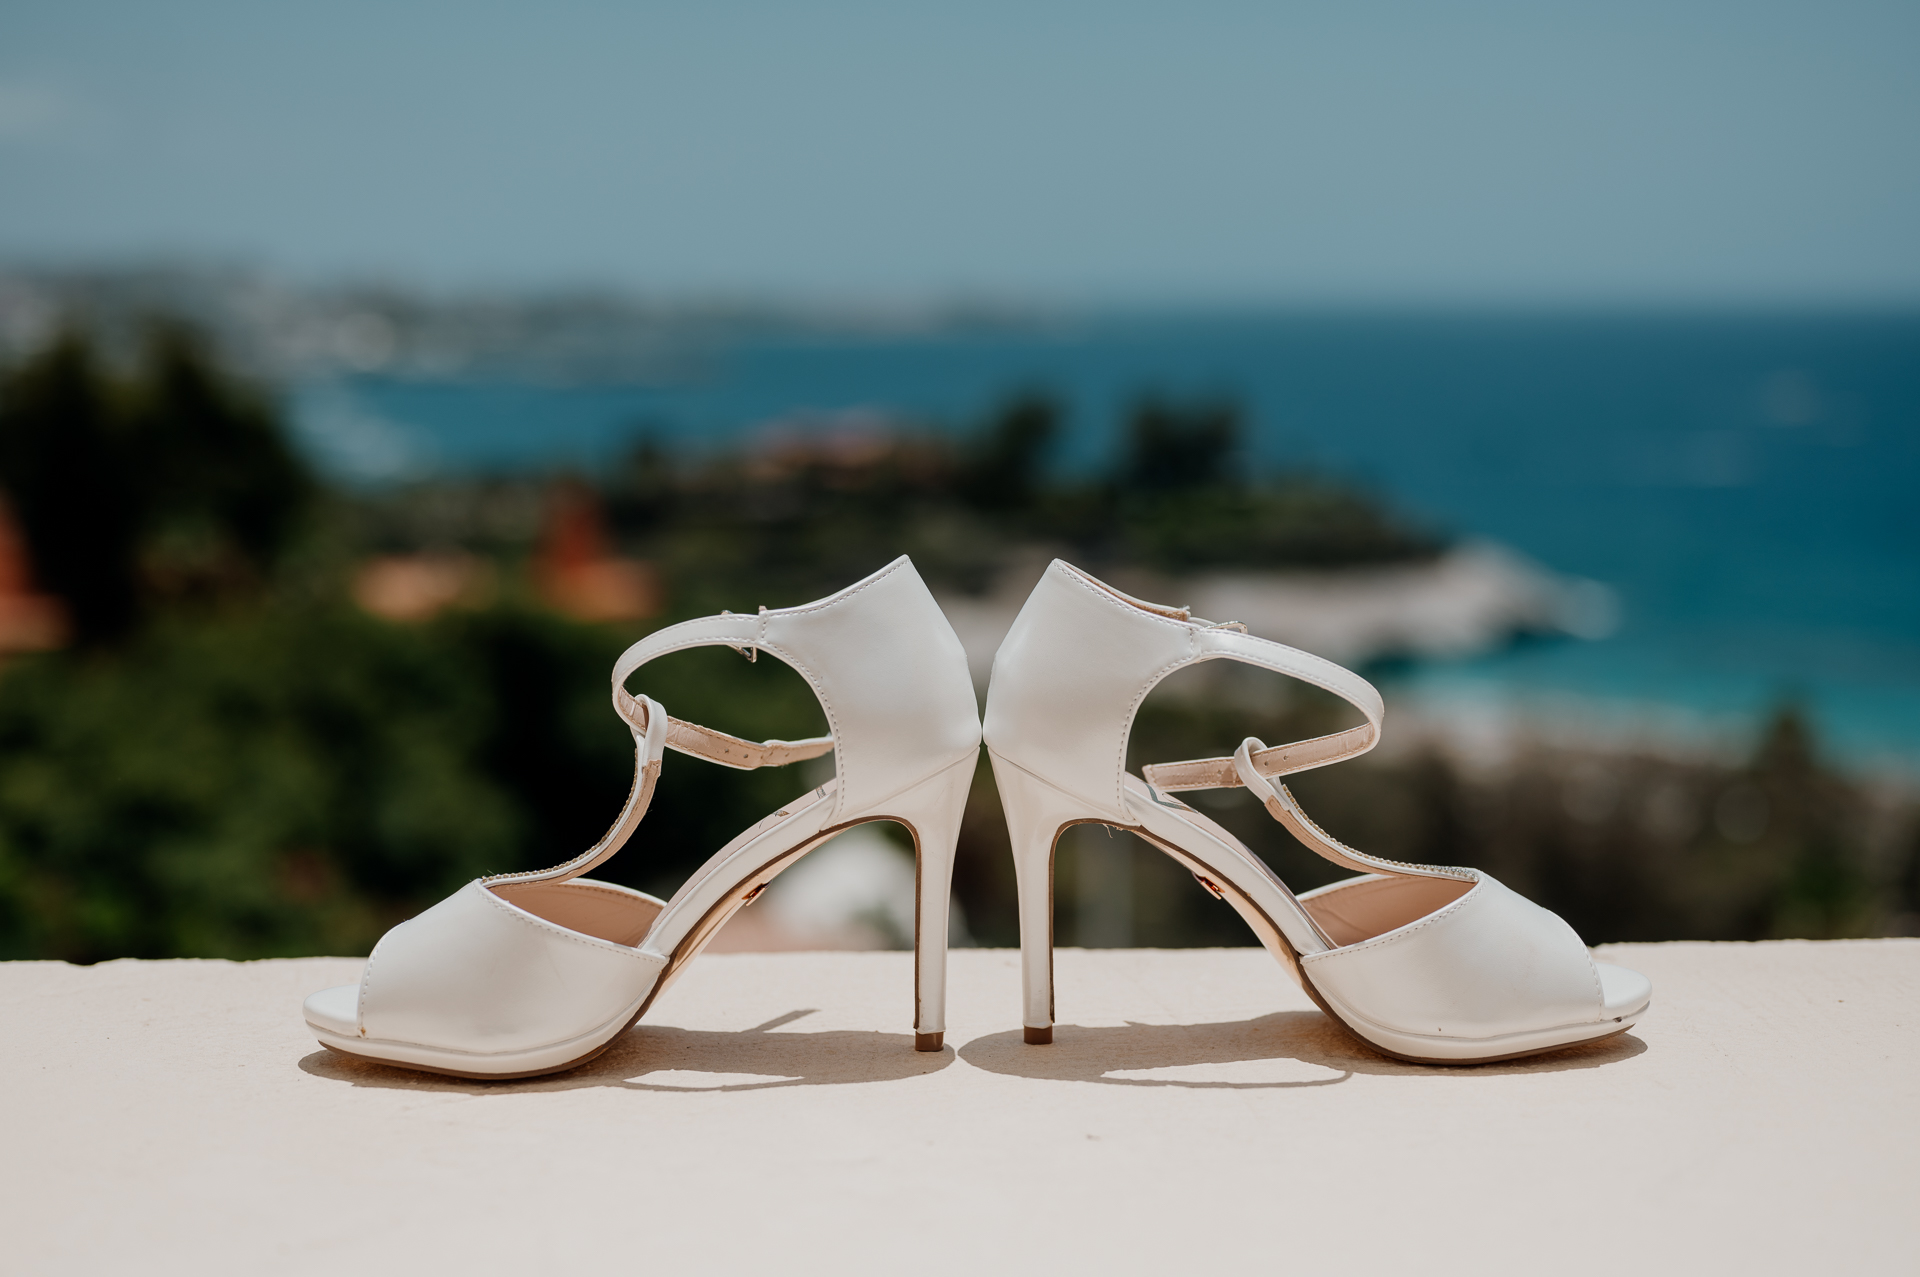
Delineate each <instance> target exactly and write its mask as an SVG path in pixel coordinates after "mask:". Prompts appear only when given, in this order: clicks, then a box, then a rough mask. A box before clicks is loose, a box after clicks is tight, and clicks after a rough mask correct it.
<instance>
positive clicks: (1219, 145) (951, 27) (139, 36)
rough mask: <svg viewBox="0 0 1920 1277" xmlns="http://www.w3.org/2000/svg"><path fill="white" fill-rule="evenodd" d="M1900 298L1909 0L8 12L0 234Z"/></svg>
mask: <svg viewBox="0 0 1920 1277" xmlns="http://www.w3.org/2000/svg"><path fill="white" fill-rule="evenodd" d="M155 256H175V257H181V256H184V257H190V258H202V259H206V258H212V259H218V260H222V261H230V262H241V263H246V264H251V265H257V266H262V267H266V268H268V269H271V270H276V271H281V272H285V273H289V274H292V275H295V276H297V277H305V278H332V277H337V276H340V275H351V276H355V277H360V278H367V277H387V278H394V279H397V280H399V281H402V282H407V283H415V284H425V285H429V286H435V287H458V288H467V287H502V286H505V287H519V286H555V285H559V286H568V285H580V284H605V285H612V286H617V287H632V288H640V289H651V290H657V291H665V292H668V293H680V294H714V293H722V294H732V295H743V294H744V295H754V296H769V295H771V296H787V297H797V298H837V297H849V298H859V299H869V300H896V299H897V300H927V299H940V298H954V297H976V298H981V297H984V298H991V299H1009V300H1019V299H1031V300H1036V301H1052V302H1066V303H1078V304H1087V303H1092V304H1100V303H1121V304H1153V303H1207V302H1228V303H1256V304H1316V303H1338V304H1373V303H1406V302H1413V303H1428V302H1441V303H1447V302H1508V303H1511V302H1518V303H1524V304H1535V303H1549V304H1551V303H1576V304H1577V303H1603V304H1618V303H1626V304H1642V303H1669V302H1672V303H1682V304H1726V303H1745V302H1762V303H1786V304H1795V303H1809V302H1811V303H1832V302H1839V303H1851V302H1876V303H1888V302H1891V303H1894V304H1914V303H1917V302H1920V4H1915V3H1905V4H1874V3H1859V2H1855V0H1823V2H1821V3H1791V4H1779V3H1766V2H1765V0H1747V2H1744V3H1723V2H1719V0H1715V2H1712V3H1684V2H1679V0H1667V2H1665V3H1641V2H1639V0H1623V2H1619V3H1609V4H1598V3H1588V4H1572V3H1559V2H1557V0H1531V2H1528V3H1511V4H1502V3H1480V2H1478V0H1461V2H1458V3H1449V4H1437V3H1412V2H1407V3H1364V2H1360V0H1347V2H1345V3H1325V4H1313V5H1281V4H1220V3H1199V2H1193V3H1186V4H1181V5H1173V4H1164V5H1142V4H1125V3H1119V2H1117V0H1108V2H1105V3H1097V4H1093V3H1089V4H1067V3H1046V2H1045V0H1030V2H1029V3H1024V4H999V3H985V2H980V0H976V2H974V3H968V4H964V5H961V4H949V5H942V6H935V5H925V4H910V3H889V4H880V3H873V4H861V3H816V4H807V5H800V4H787V5H776V4H771V3H747V2H745V0H703V2H701V3H688V4H640V3H627V4H575V3H544V4H539V5H532V4H527V5H520V6H514V7H509V6H498V5H495V6H482V5H479V4H475V3H464V4H444V5H431V4H410V5H403V4H398V3H381V4H374V3H360V2H358V0H353V2H343V0H333V2H330V3H327V4H305V5H292V4H269V3H260V2H259V0H254V2H252V3H232V4H220V3H205V2H197V0H177V2H175V3H168V4H137V3H131V2H126V0H123V2H119V3H112V2H108V3H96V2H92V0H60V2H59V3H38V2H34V0H12V2H11V3H9V4H8V5H7V6H5V8H4V9H0V259H3V260H11V261H14V262H21V261H48V260H58V261H67V262H76V261H88V260H101V259H111V260H122V261H124V260H128V259H131V258H136V257H149V258H151V257H155Z"/></svg>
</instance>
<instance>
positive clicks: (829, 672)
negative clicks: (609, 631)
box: [307, 557, 980, 1073]
mask: <svg viewBox="0 0 1920 1277" xmlns="http://www.w3.org/2000/svg"><path fill="white" fill-rule="evenodd" d="M710 644H725V645H728V646H733V647H737V648H740V649H741V650H742V651H744V652H748V653H751V654H755V655H757V654H758V653H759V652H763V651H764V652H768V653H771V654H773V655H774V656H777V657H778V658H780V659H781V660H784V661H786V662H787V663H788V664H789V665H791V666H793V667H794V668H795V669H797V670H798V671H799V672H800V673H801V674H802V675H803V676H805V677H806V679H807V681H808V682H809V683H810V684H811V685H812V687H813V689H814V691H815V693H816V694H817V695H818V696H819V698H820V703H821V706H822V708H823V709H824V710H825V711H826V715H827V719H828V722H829V723H830V725H831V727H832V734H831V736H830V737H826V738H821V739H818V740H813V741H798V742H793V741H767V742H752V741H744V740H741V739H739V738H737V737H732V736H728V735H726V734H724V733H720V732H714V731H712V730H710V729H707V728H703V727H699V726H697V725H695V724H691V723H684V722H681V721H679V720H677V719H671V718H669V717H668V715H667V713H666V711H665V709H664V708H662V707H661V705H660V704H659V703H658V702H656V701H654V700H652V699H650V698H648V697H645V696H634V695H632V694H631V693H629V692H628V691H627V690H626V688H625V686H624V684H625V680H626V679H627V677H628V676H629V675H631V674H632V673H633V672H634V671H635V670H636V669H638V668H639V667H640V666H641V665H643V664H645V663H646V662H647V661H649V660H652V659H653V658H655V657H657V656H661V655H664V654H666V653H668V652H674V651H679V650H681V649H684V648H688V647H695V646H704V645H710ZM612 690H613V703H614V708H615V710H616V711H617V712H618V713H619V714H620V716H621V718H622V719H623V720H624V721H625V722H626V723H627V725H628V727H629V729H630V730H631V731H632V733H633V737H634V745H635V775H634V785H633V789H632V791H631V793H630V794H629V796H628V799H627V802H626V805H625V807H624V808H623V810H622V811H621V813H620V816H619V818H618V819H617V820H616V821H615V822H614V825H613V827H612V828H611V829H610V830H609V831H608V832H607V835H606V836H605V837H604V838H602V839H601V840H600V841H599V842H598V843H596V844H595V845H594V846H593V847H592V848H589V849H588V850H587V851H585V852H583V853H582V854H581V855H579V856H577V857H575V858H574V859H572V860H570V861H568V862H566V863H565V864H563V865H559V866H556V867H554V868H552V869H547V870H540V871H535V872H529V873H517V874H503V875H498V876H496V877H493V878H486V879H481V880H478V881H476V882H472V883H469V884H467V885H466V886H465V887H462V888H461V889H460V890H459V891H457V892H455V893H454V894H453V895H452V896H450V897H448V898H447V899H446V900H443V901H441V902H440V903H439V904H437V905H435V906H433V907H432V908H431V909H428V910H427V911H426V912H424V913H422V914H420V915H419V916H417V917H415V918H413V919H410V920H409V921H407V922H404V923H401V924H400V925H399V926H397V927H395V928H393V930H391V931H389V932H388V933H387V934H386V935H385V936H384V937H383V938H382V939H381V941H380V943H379V944H378V945H377V946H375V948H374V951H373V954H372V956H371V957H369V958H368V960H367V966H366V970H365V972H364V973H363V975H362V976H361V981H360V986H359V991H358V995H357V997H356V998H355V999H354V1000H353V1003H352V1009H353V1023H352V1024H351V1025H348V1024H347V1023H346V1022H345V1021H344V1019H343V1017H344V1015H345V1013H346V1011H347V1009H348V1003H347V1000H346V999H345V998H344V997H342V996H341V991H338V990H327V991H323V992H322V993H320V994H316V995H315V996H314V998H313V999H311V1000H309V1003H308V1011H307V1018H308V1021H309V1023H310V1024H312V1025H313V1026H314V1028H315V1031H316V1032H318V1033H320V1034H322V1040H323V1041H332V1042H333V1043H334V1044H335V1045H340V1046H342V1048H343V1049H354V1048H355V1047H356V1046H357V1045H358V1044H359V1043H366V1044H368V1045H369V1053H371V1054H375V1055H377V1056H378V1058H386V1059H392V1060H395V1061H397V1062H403V1063H422V1064H426V1065H428V1066H429V1067H442V1068H459V1069H467V1068H469V1067H470V1068H471V1069H472V1070H473V1071H476V1072H482V1073H484V1072H489V1071H494V1072H506V1071H510V1070H511V1071H539V1070H542V1069H546V1068H550V1067H559V1066H562V1065H564V1064H565V1063H567V1062H569V1061H571V1060H573V1059H577V1058H578V1057H579V1056H581V1055H583V1054H585V1053H587V1052H588V1051H590V1050H591V1049H593V1047H594V1046H596V1045H598V1043H599V1042H600V1041H604V1040H605V1039H606V1038H607V1037H609V1036H610V1035H611V1034H612V1033H615V1032H618V1031H619V1029H620V1028H621V1027H623V1026H624V1025H625V1024H626V1023H627V1022H628V1021H629V1020H630V1019H631V1018H632V1017H633V1016H634V1015H635V1014H637V1013H638V1012H639V1010H640V1008H641V1007H642V1006H643V1005H644V1003H645V1001H646V999H647V997H648V996H649V995H650V994H651V993H652V992H653V990H654V986H655V984H656V983H657V982H658V981H659V979H660V978H661V974H662V972H663V970H666V969H667V968H668V967H669V966H670V964H671V963H672V962H673V961H674V959H675V955H676V953H677V952H678V951H679V950H680V948H681V947H682V945H683V943H684V945H685V946H686V947H687V949H688V951H689V952H697V946H698V944H699V943H701V942H703V938H704V936H705V935H706V934H710V930H711V925H717V924H712V923H711V921H710V920H711V919H713V918H716V917H717V918H724V917H725V913H724V912H720V913H716V912H715V911H716V910H725V909H727V908H730V907H732V905H736V904H737V903H738V900H739V899H740V896H741V893H742V891H743V890H744V889H745V888H744V880H745V879H748V878H751V877H753V876H754V875H756V874H765V875H766V876H771V873H773V872H777V871H778V869H777V866H778V865H779V864H782V863H784V861H783V857H787V858H790V856H791V854H795V853H797V852H798V851H801V850H804V849H805V847H806V846H807V845H809V842H810V841H811V840H817V838H818V837H819V836H820V834H821V831H822V830H824V829H827V828H828V827H830V826H837V825H840V824H844V823H847V822H850V821H853V820H857V819H862V818H868V817H871V816H873V815H876V814H880V815H887V816H891V817H894V818H898V819H903V820H906V821H908V822H909V823H910V824H911V825H912V827H913V828H914V831H915V837H916V840H918V842H919V843H920V844H922V848H923V855H926V856H932V857H934V858H935V860H936V861H939V862H940V864H941V866H943V867H942V868H941V870H940V874H941V876H940V879H939V881H940V883H941V885H944V883H945V876H944V875H945V874H949V873H950V872H951V863H952V841H953V834H954V832H955V831H956V830H957V828H958V822H959V811H960V806H961V805H962V804H964V801H965V796H966V788H967V782H969V781H970V780H971V778H972V767H973V764H972V760H973V757H974V755H975V754H976V752H977V751H978V749H979V744H980V724H979V717H978V712H977V709H976V702H975V700H974V693H973V685H972V682H971V680H970V679H969V678H968V676H967V665H966V655H965V653H964V651H963V650H962V649H961V646H960V642H959V639H958V638H956V637H955V636H954V633H953V630H952V627H951V626H949V625H948V624H947V621H946V618H945V616H944V615H943V614H942V613H941V611H940V608H939V605H938V604H936V603H935V602H934V600H933V596H932V595H931V594H930V593H929V592H928V591H927V588H926V586H925V584H924V583H923V582H922V581H921V580H920V577H919V574H918V573H916V572H915V571H914V569H913V565H912V563H911V562H909V561H908V560H907V559H906V558H904V557H902V558H900V559H897V560H895V561H894V562H893V563H892V564H890V565H888V566H887V567H886V568H883V569H882V570H881V571H879V572H877V573H875V574H874V575H873V576H871V577H868V578H867V579H866V580H864V581H861V582H859V583H858V584H856V585H853V586H850V587H849V588H847V589H845V590H842V591H840V592H839V593H838V594H835V595H833V596H831V597H829V598H826V599H822V600H820V601H819V602H817V603H811V604H808V605H806V606H804V607H796V608H782V609H777V610H768V609H764V608H763V609H761V610H760V611H759V613H758V614H756V615H752V616H736V615H731V614H724V615H722V616H718V617H708V618H705V619H702V620H697V621H687V622H684V623H682V624H679V625H673V626H669V627H667V628H665V629H663V630H660V631H658V632H656V633H654V634H651V635H648V636H647V637H646V638H644V639H642V640H640V641H639V642H638V643H635V644H634V645H633V646H632V647H630V648H629V649H628V650H627V651H626V653H625V654H624V655H622V656H621V658H620V660H619V662H618V664H617V665H616V666H615V668H614V673H613V689H612ZM828 748H832V749H833V750H834V752H835V763H836V767H837V777H836V780H834V781H832V782H829V783H828V784H827V785H825V786H822V787H821V788H819V789H817V790H815V791H813V793H811V794H808V795H803V796H802V798H800V799H799V800H796V801H795V802H794V803H790V804H789V805H788V807H787V808H783V809H782V810H781V811H779V812H777V813H775V814H774V815H773V816H770V817H768V818H767V819H766V820H763V821H761V822H760V823H759V824H757V825H755V826H754V827H753V828H752V829H750V830H748V831H746V832H745V833H743V834H742V835H741V837H739V838H737V839H735V840H734V842H733V843H731V844H729V846H728V847H726V848H723V849H721V851H720V852H719V853H716V855H715V856H714V857H713V858H712V859H711V860H710V861H709V862H708V864H707V865H705V866H703V867H702V868H701V870H699V871H697V872H696V873H695V874H694V876H693V877H692V878H691V879H690V880H689V882H688V885H687V887H685V888H683V889H682V891H681V892H680V893H678V894H677V895H676V896H675V898H674V900H673V901H671V902H666V903H664V904H663V902H661V901H659V900H657V899H655V898H653V897H651V896H647V895H644V894H642V893H640V892H635V891H629V890H627V889H626V888H622V887H615V886H611V885H609V884H605V883H595V882H590V881H588V880H586V879H583V878H581V877H580V876H579V875H581V874H583V873H585V872H586V871H587V870H588V869H591V868H592V867H593V866H594V865H596V864H599V863H600V862H602V861H604V860H605V859H607V858H608V857H609V856H611V855H613V854H614V853H615V852H616V851H618V850H619V849H620V847H621V845H622V844H624V843H625V842H626V840H627V839H628V837H629V836H631V834H632V833H633V831H634V829H635V828H636V827H637V826H638V825H639V823H640V820H641V818H642V817H643V816H644V815H645V812H646V809H647V805H648V802H649V801H650V799H651V797H652V794H653V790H654V787H655V784H656V782H657V780H658V777H659V774H660V769H661V765H662V754H663V751H664V750H667V749H674V750H677V751H680V752H685V753H691V754H695V755H698V756H700V757H704V758H707V759H709V760H711V761H715V762H719V763H722V764H723V765H726V766H731V767H757V766H764V765H778V764H782V763H786V762H791V761H793V760H795V759H800V758H807V757H811V756H813V755H816V754H819V753H823V752H825V750H826V749H828ZM829 800H830V801H829ZM894 808H897V809H898V810H893V809H894ZM942 857H944V860H941V858H942ZM924 868H926V865H925V864H923V869H924ZM729 902H731V904H730V903H729ZM938 903H939V910H940V916H939V919H938V921H939V923H940V926H939V930H938V938H939V939H940V940H941V947H942V950H943V951H944V935H945V930H944V921H945V909H946V903H945V896H944V894H942V895H941V897H940V900H939V902H938ZM923 912H924V910H923ZM703 927H705V928H706V930H705V931H703V930H701V928H703ZM663 932H665V933H670V934H661V933H663ZM941 970H943V968H939V967H935V968H933V969H931V970H928V971H924V972H923V977H922V979H921V981H920V984H921V986H922V987H921V988H920V989H919V999H920V1004H921V1006H922V1007H923V1009H924V1010H925V1011H926V1013H927V1015H928V1016H929V1017H931V1018H930V1020H929V1021H928V1023H931V1024H933V1025H934V1027H936V1028H937V1027H938V1019H939V1016H940V1014H941V998H940V993H941V989H943V988H944V984H943V982H940V981H939V980H938V977H939V975H940V971H941ZM936 983H940V988H935V987H933V986H934V985H935V984H936ZM328 1035H332V1037H331V1038H330V1037H329V1036H328ZM337 1039H346V1040H345V1041H339V1040H337ZM376 1046H377V1048H378V1049H377V1050H376V1049H374V1048H375V1047H376ZM467 1057H471V1061H470V1062H469V1060H468V1059H467ZM450 1061H451V1062H450Z"/></svg>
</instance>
